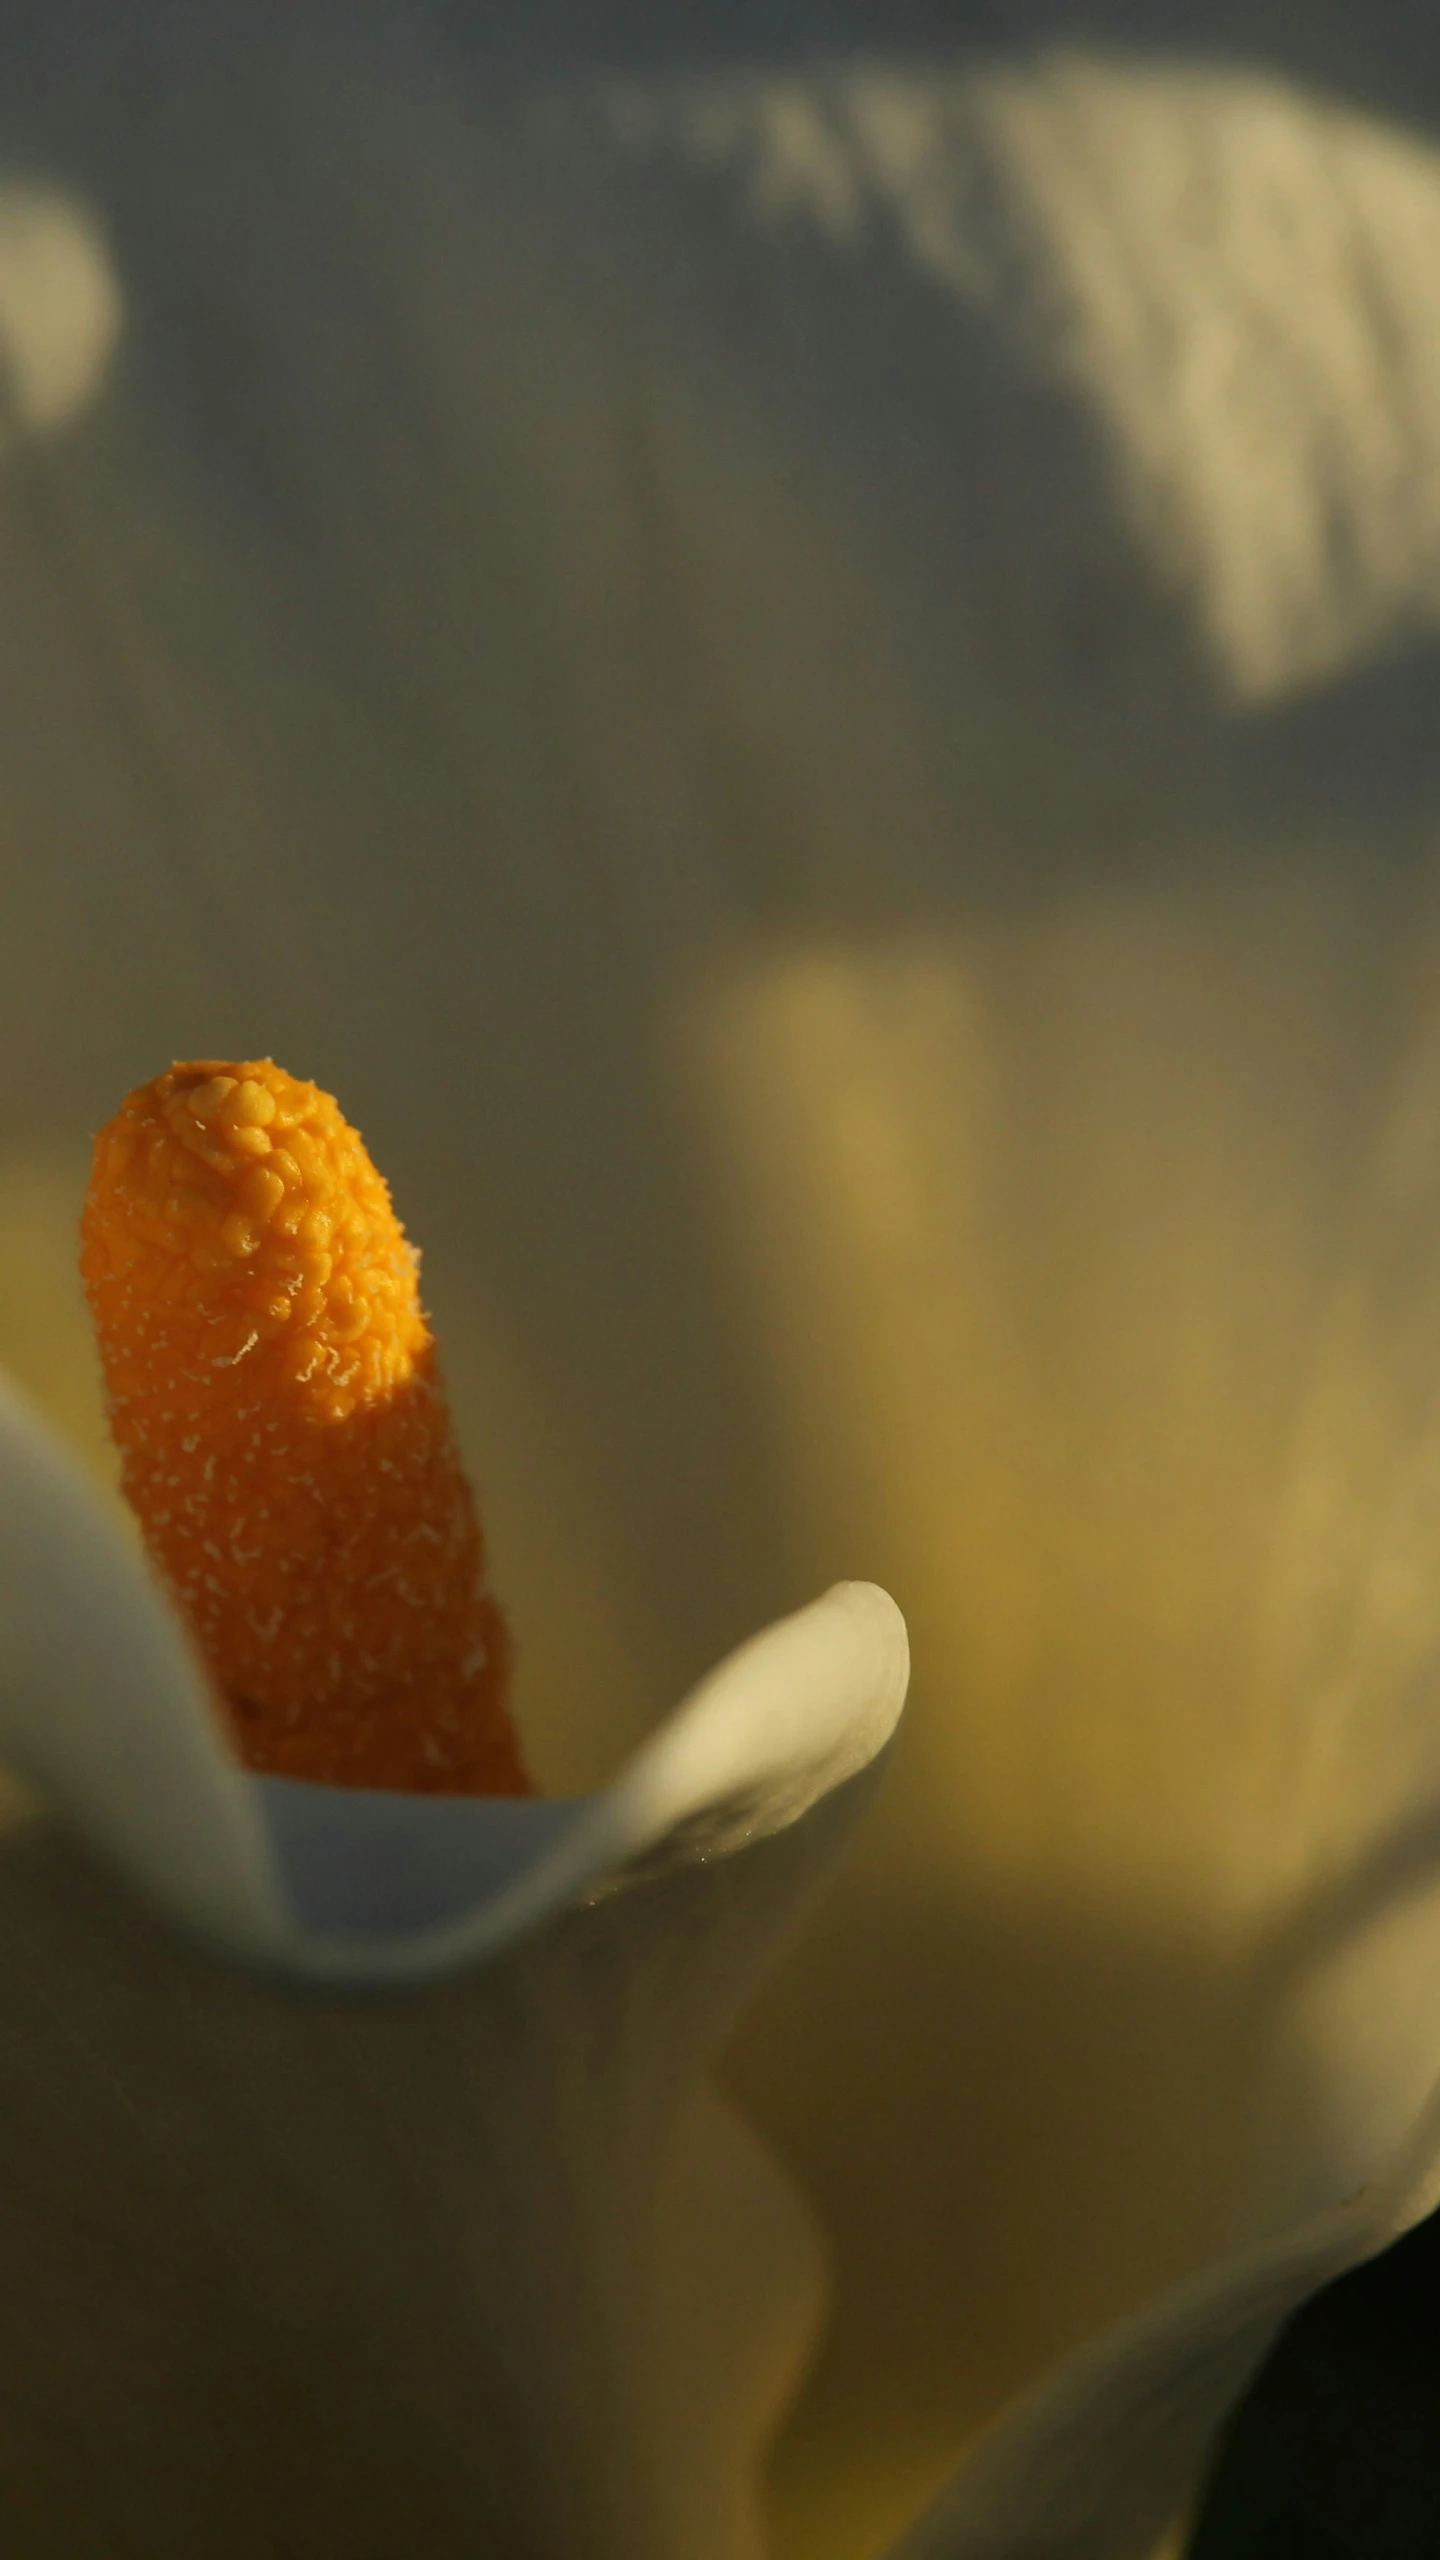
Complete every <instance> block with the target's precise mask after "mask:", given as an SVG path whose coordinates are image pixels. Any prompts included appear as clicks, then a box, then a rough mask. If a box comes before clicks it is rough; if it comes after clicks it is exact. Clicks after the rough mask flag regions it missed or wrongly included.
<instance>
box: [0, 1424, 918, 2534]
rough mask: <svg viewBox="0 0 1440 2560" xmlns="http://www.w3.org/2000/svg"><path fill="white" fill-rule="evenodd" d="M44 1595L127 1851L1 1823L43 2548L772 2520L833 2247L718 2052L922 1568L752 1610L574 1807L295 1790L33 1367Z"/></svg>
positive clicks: (55, 1781) (15, 2302)
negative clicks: (166, 1925) (785, 1617)
mask: <svg viewBox="0 0 1440 2560" xmlns="http://www.w3.org/2000/svg"><path fill="white" fill-rule="evenodd" d="M0 1629H3V1633H0V1646H3V1654H0V1718H3V1735H0V1745H3V1751H4V1756H5V1759H6V1761H7V1763H8V1764H9V1765H10V1767H11V1768H12V1769H13V1770H15V1771H16V1772H17V1773H19V1774H20V1775H21V1776H22V1777H23V1778H25V1779H28V1780H29V1781H30V1782H31V1783H32V1784H33V1785H34V1786H35V1788H36V1789H37V1790H38V1791H40V1793H41V1795H42V1797H43V1800H44V1802H45V1803H46V1805H47V1806H49V1807H51V1808H53V1809H54V1811H55V1812H57V1813H59V1814H60V1815H62V1816H64V1817H66V1818H67V1819H68V1822H69V1824H70V1825H71V1826H72V1827H73V1830H74V1831H75V1832H76V1833H77V1834H78V1835H79V1836H80V1837H81V1838H83V1839H85V1840H86V1841H88V1842H89V1844H90V1845H91V1846H92V1847H93V1849H95V1850H96V1851H98V1852H100V1853H101V1856H102V1858H103V1860H104V1861H105V1862H106V1865H108V1867H109V1868H110V1869H111V1870H112V1871H113V1875H114V1880H113V1881H112V1880H111V1877H109V1876H107V1875H106V1874H105V1873H104V1872H103V1870H102V1869H101V1868H99V1867H94V1868H91V1867H87V1866H84V1865H81V1864H77V1862H76V1860H75V1858H74V1856H73V1854H72V1853H71V1852H69V1851H67V1850H66V1849H65V1848H63V1847H61V1846H60V1845H59V1842H58V1841H57V1839H56V1837H55V1836H54V1835H53V1834H52V1832H51V1831H50V1829H49V1828H48V1826H45V1825H43V1824H36V1823H33V1822H29V1823H27V1822H21V1823H20V1824H19V1825H18V1826H16V1827H13V1828H12V1829H11V1831H10V1833H9V1835H8V1837H7V1838H6V1840H5V1843H4V1848H3V1853H0V1934H3V1938H4V1942H5V1946H6V1964H5V1970H6V1973H7V1977H8V1979H9V1984H10V1992H9V1996H8V2000H7V2008H6V2021H5V2027H4V2031H3V2039H4V2057H5V2059H4V2063H3V2066H0V2068H3V2077H4V2104H3V2117H4V2131H3V2135H0V2153H3V2162H4V2185H5V2193H6V2205H5V2224H6V2242H5V2248H6V2261H7V2276H8V2281H7V2306H6V2319H5V2335H4V2344H3V2347H0V2364H3V2373H4V2382H3V2393H0V2397H3V2402H4V2409H5V2425H6V2429H7V2440H10V2441H13V2440H15V2439H17V2438H18V2439H19V2440H20V2442H21V2443H22V2444H23V2446H24V2448H25V2462H24V2467H23V2471H22V2478H23V2479H25V2481H26V2490H27V2494H28V2499H29V2504H28V2506H27V2505H26V2504H24V2503H23V2501H22V2506H21V2510H20V2512H19V2513H18V2514H17V2515H14V2516H12V2517H11V2518H10V2519H8V2521H9V2524H10V2527H11V2536H12V2539H11V2543H10V2547H11V2548H22V2547H32V2546H33V2541H34V2537H35V2536H37V2535H39V2534H41V2533H43V2532H45V2531H47V2530H49V2531H51V2532H61V2533H62V2534H63V2533H65V2532H67V2531H68V2532H69V2533H71V2534H72V2535H73V2534H74V2533H76V2532H77V2531H78V2532H79V2534H80V2535H81V2537H82V2540H81V2545H80V2547H83V2537H84V2535H86V2534H87V2533H88V2534H89V2535H91V2536H94V2537H99V2538H100V2539H102V2540H103V2538H104V2537H105V2536H106V2535H111V2536H116V2537H118V2538H119V2539H120V2540H121V2541H122V2542H123V2543H124V2545H125V2546H126V2547H127V2548H130V2549H133V2550H137V2551H139V2550H143V2551H145V2552H147V2553H155V2554H161V2553H165V2552H171V2551H173V2552H175V2553H177V2554H178V2553H180V2552H183V2551H193V2550H195V2549H196V2548H197V2547H199V2546H203V2547H204V2548H205V2549H206V2550H207V2551H214V2552H219V2551H222V2550H233V2551H235V2552H236V2553H237V2554H238V2553H240V2552H242V2551H254V2550H256V2549H257V2548H261V2547H264V2548H267V2549H277V2550H278V2549H282V2548H283V2549H286V2550H291V2549H293V2550H296V2551H299V2550H301V2549H304V2548H311V2549H314V2548H316V2547H319V2546H322V2545H323V2546H324V2547H326V2548H328V2549H338V2548H340V2547H342V2546H343V2547H344V2548H347V2549H355V2550H357V2551H358V2550H360V2549H373V2548H377V2547H388V2548H393V2549H401V2548H403V2549H404V2550H406V2551H407V2552H417V2553H418V2552H422V2551H427V2550H433V2551H436V2552H440V2551H452V2550H453V2551H459V2550H472V2549H475V2548H477V2547H480V2548H484V2547H491V2548H504V2549H505V2550H508V2551H516V2552H519V2551H526V2552H534V2553H536V2554H537V2555H539V2554H548V2553H553V2554H555V2555H556V2560H560V2555H561V2554H569V2553H574V2552H579V2551H594V2552H597V2553H598V2552H602V2551H604V2552H613V2553H615V2554H616V2555H617V2560H619V2555H620V2554H627V2555H629V2554H636V2553H642V2552H646V2551H653V2552H654V2553H655V2554H656V2555H657V2560H660V2555H662V2554H663V2555H667V2556H668V2555H680V2554H688V2553H695V2554H696V2555H701V2554H704V2555H714V2556H715V2560H722V2555H723V2560H732V2555H733V2560H740V2555H744V2554H747V2553H750V2552H754V2551H756V2550H758V2548H759V2542H758V2528H757V2523H756V2517H755V2510H754V2466H755V2460H756V2457H757V2454H758V2451H759V2449H760V2445H761V2442H762V2441H763V2437H764V2434H765V2432H766V2429H767V2426H768V2423H769V2422H770V2420H771V2419H772V2417H773V2415H774V2412H775V2408H776V2405H777V2402H778V2401H779V2400H781V2399H783V2396H784V2393H785V2390H786V2387H787V2385H788V2384H789V2382H790V2381H791V2379H792V2377H793V2373H794V2370H795V2366H796V2363H797V2359H798V2357H799V2356H800V2354H801V2352H802V2350H803V2348H804V2346H805V2344H806V2342H807V2338H808V2332H809V2329H810V2327H811V2325H812V2321H813V2316H814V2311H815V2297H816V2290H817V2286H818V2282H819V2265H818V2255H817V2244H816V2242H815V2239H814V2237H813V2233H812V2229H811V2225H810V2222H809V2219H808V2217H807V2215H806V2213H805V2211H804V2209H803V2207H802V2206H801V2205H800V2204H799V2202H798V2200H797V2199H796V2198H795V2197H794V2195H793V2194H792V2192H791V2190H790V2187H789V2184H788V2182H787V2181H786V2180H785V2179H784V2178H783V2177H782V2176H781V2175H780V2173H779V2172H778V2170H777V2169H776V2168H775V2167H774V2165H773V2164H772V2163H771V2161H770V2159H769V2157H768V2155H767V2153H766V2152H765V2151H764V2149H763V2147H762V2146H761V2145H760V2144H759V2143H758V2142H757V2141H756V2139H755V2138H754V2137H753V2136H752V2135H750V2134H748V2132H747V2131H746V2130H745V2128H744V2126H743V2125H742V2123H741V2122H740V2120H739V2119H738V2118H737V2117H736V2116H735V2115H734V2114H733V2112H732V2111H731V2110H729V2109H727V2108H726V2107H725V2106H724V2105H723V2104H722V2102H721V2101H720V2100H719V2099H718V2097H716V2096H715V2095H714V2094H713V2093H712V2092H710V2091H709V2090H708V2089H707V2088H706V2087H705V2086H704V2085H703V2083H702V2082H701V2081H700V2078H699V2075H700V2074H701V2072H702V2070H703V2066H704V2064H705V2062H706V2061H707V2059H708V2058H709V2054H710V2051H711V2048H712V2047H713V2044H714V2042H715V2040H716V2038H717V2036H718V2035H719V2034H720V2032H721V2031H722V2029H723V2027H724V2026H725V2024H726V2023H727V2021H728V2018H729V2016H730V2014H731V2013H732V2011H733V2008H734V2006H735V2004H736V2002H737V2000H738V1999H739V1998H740V1996H741V1995H742V1993H743V1992H744V1990H745V1988H746V1987H747V1984H748V1982H749V1980H750V1978H751V1977H752V1975H753V1973H754V1971H755V1969H756V1967H757V1965H758V1964H759V1963H760V1961H761V1959H762V1958H763V1956H764V1954H765V1953H766V1951H767V1950H768V1949H769V1948H770V1947H771V1945H772V1944H773V1943H774V1941H775V1939H776V1937H777V1935H778V1934H780V1933H783V1931H784V1930H785V1928H786V1927H787V1925H790V1924H791V1923H792V1922H793V1920H794V1918H795V1915H796V1913H797V1912H798V1911H799V1910H801V1909H803V1907H804V1904H805V1902H806V1900H807V1898H808V1897H809V1895H810V1894H811V1893H812V1892H813V1890H814V1887H815V1884H816V1882H817V1880H818V1878H819V1877H820V1876H822V1875H823V1873H824V1872H825V1870H826V1869H827V1867H828V1866H829V1865H830V1863H831V1862H832V1860H833V1858H834V1857H835V1855H836V1853H837V1851H838V1848H839V1846H840V1844H841V1842H842V1840H843V1837H844V1835H845V1832H846V1830H847V1829H848V1827H849V1824H850V1822H851V1821H852V1820H853V1817H854V1814H855V1811H856V1810H857V1807H858V1804H859V1802H860V1801H861V1800H862V1799H863V1796H864V1794H865V1793H866V1792H867V1790H868V1788H869V1786H870V1784H871V1782H872V1780H873V1777H874V1774H875V1771H876V1768H877V1765H878V1761H879V1758H880V1755H881V1754H882V1753H883V1751H884V1748H885V1745H886V1743H887V1742H888V1740H889V1738H890V1734H891V1732H892V1730H893V1727H894V1724H895V1720H896V1717H897V1716H898V1714H899V1711H900V1706H901V1703H902V1701H903V1697H904V1690H905V1681H906V1671H907V1659H906V1646H905V1635H904V1628H903V1624H902V1622H901V1620H900V1616H899V1612H898V1611H897V1610H896V1609H895V1607H894V1604H893V1602H891V1601H889V1600H888V1599H887V1598H886V1597H885V1595H884V1594H883V1593H882V1592H879V1591H876V1590H875V1589H874V1588H873V1587H872V1586H870V1585H867V1584H850V1585H846V1586H844V1587H842V1588H840V1589H838V1590H836V1591H835V1592H833V1593H832V1594H831V1595H830V1596H829V1598H828V1599H826V1600H824V1601H821V1602H819V1603H818V1604H816V1605H815V1606H814V1607H813V1608H811V1609H810V1610H809V1611H806V1612H802V1613H801V1615H800V1616H798V1617H795V1618H792V1619H790V1620H789V1621H788V1622H786V1624H784V1625H783V1626H780V1627H777V1628H774V1629H772V1630H771V1631H770V1632H769V1634H768V1635H765V1636H762V1637H760V1638H757V1639H756V1640H755V1642H753V1643H752V1644H751V1645H749V1646H748V1647H746V1648H745V1649H744V1650H743V1651H742V1652H741V1653H739V1654H737V1655H736V1656H735V1657H734V1658H733V1659H732V1660H731V1661H730V1662H729V1663H727V1664H726V1665H724V1666H722V1668H721V1669H720V1671H718V1672H717V1673H716V1674H715V1675H714V1676H713V1677H712V1679H711V1680H710V1681H709V1682H707V1683H706V1684H704V1686H703V1687H702V1688H701V1689H700V1690H699V1691H697V1693H696V1695H695V1696H694V1697H693V1698H692V1699H691V1700H690V1701H689V1702H688V1704H687V1705H686V1706H685V1707H683V1708H682V1709H681V1710H680V1711H679V1712H678V1714H677V1715H676V1716H675V1717H673V1718H672V1719H671V1720H670V1722H669V1723H668V1725H666V1726H665V1727H663V1728H662V1730H661V1731H660V1733H659V1734H658V1735H657V1736H656V1737H655V1738H654V1739H653V1740H652V1741H651V1742H650V1743H649V1744H648V1745H647V1746H646V1748H645V1749H644V1750H643V1751H641V1752H640V1753H639V1754H637V1755H636V1758H635V1759H634V1760H633V1761H632V1763H631V1765H630V1767H629V1768H628V1769H627V1770H626V1771H625V1772H624V1773H623V1774H622V1776H621V1777H620V1778H619V1779H618V1781H617V1782H616V1783H615V1784H614V1785H613V1786H612V1787H610V1788H608V1789H607V1790H605V1791H604V1792H603V1793H601V1794H599V1795H597V1796H594V1797H591V1798H588V1799H583V1800H581V1801H579V1802H576V1803H568V1804H561V1803H555V1802H545V1801H541V1800H538V1799H534V1800H532V1799H528V1798H526V1799H504V1800H499V1799H497V1800H494V1801H485V1800H483V1799H482V1800H478V1801H477V1800H471V1799H463V1798H454V1799H447V1798H412V1797H403V1796H392V1795H384V1794H378V1793H375V1794H371V1793H366V1792H365V1791H360V1790H345V1789H341V1788H332V1787H326V1786H318V1785H315V1786H311V1785H305V1784H301V1783H297V1782H294V1781H289V1780H284V1779H268V1780H267V1779H263V1778H253V1777H251V1776H249V1775H248V1774H247V1773H245V1772H243V1771H242V1770H240V1769H239V1768H238V1766H236V1765H235V1764H234V1763H233V1762H232V1761H231V1759H230V1758H229V1756H228V1754H227V1752H226V1750H225V1748H224V1746H223V1744H222V1742H221V1740H220V1736H219V1731H218V1725H217V1724H216V1723H215V1721H214V1718H213V1711H212V1710H211V1709H210V1707H209V1705H208V1702H207V1699H206V1695H205V1689H204V1684H203V1681H202V1680H201V1678H200V1676H199V1674H198V1672H197V1669H196V1667H195V1665H194V1663H193V1662H192V1660H191V1659H190V1657H189V1655H188V1653H187V1650H186V1646H185V1643H184V1640H183V1639H182V1637H181V1634H180V1632H179V1629H178V1628H177V1627H176V1626H175V1625H174V1624H173V1623H172V1622H171V1620H170V1618H169V1615H168V1612H167V1610H166V1608H165V1607H164V1605H163V1603H162V1602H161V1601H160V1599H159V1598H158V1596H157V1595H156V1593H155V1592H154V1591H153V1590H152V1589H151V1588H150V1586H149V1584H148V1582H147V1579H146V1577H145V1575H144V1573H143V1571H142V1570H141V1568H140V1567H139V1565H138V1563H137V1562H136V1560H135V1559H134V1557H133V1556H132V1554H131V1553H130V1552H129V1551H128V1550H127V1548H126V1547H125V1545H124V1544H123V1542H122V1541H121V1539H120V1537H119V1535H118V1533H117V1531H116V1530H115V1528H114V1527H113V1526H112V1524H111V1523H110V1521H109V1520H108V1519H107V1518H106V1517H105V1516H104V1514H103V1512H101V1511H100V1510H99V1508H98V1506H97V1505H96V1503H95V1500H94V1497H93V1495H91V1494H90V1492H89V1491H88V1489H87V1488H86V1486H85V1485H84V1483H83V1480H81V1479H79V1478H78V1476H77V1475H76V1473H75V1471H74V1469H73V1468H72V1467H71V1466H70V1464H69V1462H68V1461H67V1460H66V1459H65V1457H64V1455H63V1452H61V1451H59V1450H58V1449H57V1448H56V1447H55V1445H54V1443H53V1442H52V1441H51V1439H50V1437H49V1435H48V1434H47V1433H45V1432H44V1430H43V1429H42V1428H41V1427H39V1426H38V1425H37V1424H36V1422H35V1420H34V1419H33V1417H31V1416H29V1415H27V1414H26V1412H25V1410H24V1408H23V1406H22V1405H21V1404H20V1403H19V1401H18V1400H17V1399H15V1398H14V1396H13V1395H12V1394H11V1393H10V1392H9V1391H8V1390H4V1391H3V1392H0ZM120 1879H124V1885H123V1886H122V1884H121V1882H120V1881H119V1880H120ZM125 1887H130V1888H133V1889H134V1890H133V1891H132V1890H126V1889H125ZM137 1897H140V1898H137ZM145 1901H148V1902H149V1903H150V1904H152V1905H153V1906H154V1907H155V1909H156V1910H158V1911H163V1912H164V1913H166V1914H167V1915H168V1917H169V1918H170V1919H171V1920H173V1921H178V1922H179V1923H180V1924H181V1925H182V1927H183V1928H184V1929H186V1930H188V1931H189V1932H191V1933H192V1934H193V1936H194V1937H195V1939H196V1940H197V1941H199V1942H200V1944H201V1945H208V1946H209V1947H210V1948H212V1949H214V1950H215V1951H217V1952H218V1953H220V1954H222V1955H225V1956H228V1957H230V1958H231V1959H238V1960H239V1961H240V1962H241V1963H243V1965H244V1966H246V1967H247V1968H249V1969H250V1971H251V1973H253V1974H255V1975H258V1976H259V1977H260V1978H259V1979H248V1978H246V1976H245V1975H244V1974H241V1973H239V1972H236V1971H235V1970H233V1969H230V1970H227V1969H225V1968H223V1967H221V1966H220V1965H218V1964H217V1963H215V1962H214V1961H213V1958H207V1957H206V1956H205V1955H202V1954H201V1953H200V1952H198V1950H197V1951H195V1952H192V1951H190V1950H188V1949H187V1948H186V1947H185V1946H184V1945H183V1944H182V1943H180V1942H178V1941H177V1940H176V1939H175V1938H174V1937H173V1936H172V1935H169V1934H167V1933H165V1932H163V1931H162V1930H160V1929H159V1928H158V1927H157V1925H156V1924H155V1922H154V1921H153V1920H152V1919H150V1918H149V1917H147V1914H146V1911H145V1908H144V1903H145ZM482 1965H483V1967H484V1970H483V1971H480V1972H479V1973H477V1972H476V1968H477V1967H479V1966H482ZM266 1976H269V1977H272V1978H276V1979H278V1980H283V1981H284V1982H286V1983H288V1985H289V1986H290V1989H289V1991H288V1993H284V1992H281V1991H280V1990H278V1989H275V1988H270V1987H267V1984H266V1981H265V1978H264V1977H266ZM402 1986H403V1987H404V1988H406V1989H407V1990H408V1991H409V1992H410V1993H411V1994H417V1993H419V1992H420V1991H422V1990H423V1991H424V1993H425V1996H424V1997H423V1998H419V1997H411V1998H410V1999H408V2000H406V2001H403V2002H402V2001H399V2000H397V1999H394V1998H392V1999H391V2000H389V2001H380V2002H377V2001H375V2000H374V1999H371V2000H370V2001H368V2002H362V2001H360V2000H359V1999H358V1998H352V2003H351V2005H350V2006H349V2007H348V2008H347V2007H336V2006H335V2005H334V2002H333V2000H322V1999H321V1998H320V1997H318V1995H323V1994H333V1993H334V1992H336V1991H340V1990H343V1991H346V1992H349V1993H350V1994H352V1995H356V1994H359V1993H362V1992H369V1993H371V1994H374V1993H377V1992H380V1991H389V1992H391V1993H395V1992H397V1991H398V1990H399V1989H400V1988H401V1987H402ZM299 1991H304V1992H306V1993H308V1994H310V1995H311V1997H310V1998H308V1999H302V1998H297V1997H296V1996H295V1994H296V1993H297V1992H299ZM377 2392H378V2395H379V2396H378V2397H377ZM382 2408H383V2411H384V2415H383V2419H382V2415H381V2412H382Z"/></svg>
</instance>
